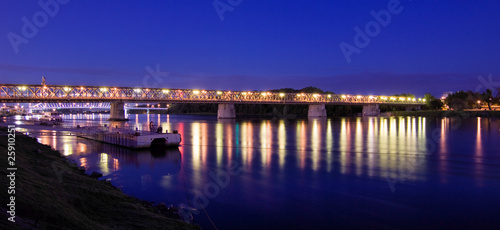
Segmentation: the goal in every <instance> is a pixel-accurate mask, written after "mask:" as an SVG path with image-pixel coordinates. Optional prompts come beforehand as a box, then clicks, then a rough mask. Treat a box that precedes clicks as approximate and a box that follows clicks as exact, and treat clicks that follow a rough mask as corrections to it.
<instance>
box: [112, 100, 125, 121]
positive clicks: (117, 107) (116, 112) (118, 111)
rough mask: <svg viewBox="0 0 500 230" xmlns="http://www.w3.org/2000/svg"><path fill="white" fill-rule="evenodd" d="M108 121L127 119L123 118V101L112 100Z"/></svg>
mask: <svg viewBox="0 0 500 230" xmlns="http://www.w3.org/2000/svg"><path fill="white" fill-rule="evenodd" d="M110 104H111V111H110V113H109V119H108V121H128V119H127V118H125V106H124V103H123V102H112V103H110Z"/></svg>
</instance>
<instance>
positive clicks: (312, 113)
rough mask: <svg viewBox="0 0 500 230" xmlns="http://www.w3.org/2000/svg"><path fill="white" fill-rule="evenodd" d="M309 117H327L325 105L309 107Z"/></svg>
mask: <svg viewBox="0 0 500 230" xmlns="http://www.w3.org/2000/svg"><path fill="white" fill-rule="evenodd" d="M307 117H326V109H325V104H320V105H309V110H308V111H307Z"/></svg>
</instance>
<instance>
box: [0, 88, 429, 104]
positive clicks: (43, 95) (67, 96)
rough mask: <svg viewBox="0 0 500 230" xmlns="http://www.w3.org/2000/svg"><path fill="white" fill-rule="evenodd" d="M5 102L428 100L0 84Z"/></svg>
mask: <svg viewBox="0 0 500 230" xmlns="http://www.w3.org/2000/svg"><path fill="white" fill-rule="evenodd" d="M0 100H1V101H3V102H44V101H52V102H54V101H66V102H68V101H79V102H83V101H119V100H122V101H144V102H148V101H151V102H152V101H162V102H172V103H175V102H180V103H183V102H184V103H186V102H197V103H205V102H206V103H221V102H222V103H224V102H226V103H290V104H310V103H326V104H328V103H332V104H335V103H336V104H344V103H345V104H356V103H359V104H423V103H425V99H423V98H418V99H417V98H413V97H397V96H374V95H369V96H366V95H349V94H318V93H285V92H269V91H222V90H199V89H164V88H133V87H107V86H57V85H19V84H3V85H0Z"/></svg>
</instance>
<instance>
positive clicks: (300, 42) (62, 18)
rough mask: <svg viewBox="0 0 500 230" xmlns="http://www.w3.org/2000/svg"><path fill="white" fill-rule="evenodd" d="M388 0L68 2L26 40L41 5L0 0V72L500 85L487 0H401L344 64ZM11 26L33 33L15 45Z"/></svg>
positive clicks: (421, 89)
mask: <svg viewBox="0 0 500 230" xmlns="http://www.w3.org/2000/svg"><path fill="white" fill-rule="evenodd" d="M42 1H43V2H46V1H47V0H42ZM60 1H61V2H62V0H60ZM65 1H68V0H65ZM391 1H394V0H377V1H371V0H370V1H368V0H366V1H351V0H339V1H319V0H318V1H306V0H302V1H299V0H280V1H269V0H252V1H250V0H242V1H241V3H240V4H235V3H238V2H239V1H238V0H232V1H231V0H230V1H229V2H232V3H233V5H234V6H231V5H230V3H229V2H228V0H220V2H221V3H223V4H226V5H227V6H228V7H231V8H232V9H233V10H232V11H227V12H225V13H223V17H224V20H222V21H221V19H220V17H219V15H218V13H217V11H216V10H215V8H214V5H213V1H212V0H204V1H187V0H164V1H123V0H121V1H118V0H114V1H77V0H71V1H69V2H68V3H67V4H64V5H62V4H58V6H59V9H58V12H57V13H55V14H54V16H53V17H51V16H48V21H46V24H44V22H43V17H42V16H41V17H38V20H39V21H41V23H40V22H38V24H39V25H42V27H40V28H38V27H37V28H38V31H37V33H36V34H34V35H33V33H32V34H28V35H30V36H32V37H31V38H26V37H25V36H24V35H23V31H22V28H23V25H24V22H23V21H22V20H21V18H23V17H26V18H27V19H28V20H29V21H30V23H31V22H33V15H37V12H38V11H42V7H41V6H40V5H39V4H38V3H37V1H26V0H22V1H2V2H1V3H0V4H1V6H2V7H1V8H0V12H1V13H0V16H1V20H0V34H3V36H2V38H1V39H0V54H1V55H0V76H1V77H0V79H1V83H23V84H39V83H40V79H41V76H42V75H43V76H45V77H46V78H47V83H48V84H58V85H110V86H114V85H117V86H133V87H148V86H149V87H152V86H156V87H162V88H198V89H221V90H268V89H275V88H283V87H291V88H302V87H305V86H316V87H319V88H322V89H324V90H330V91H334V92H336V93H352V94H376V95H388V94H394V93H413V94H416V95H417V96H423V94H424V93H426V92H431V93H433V94H435V95H436V96H440V95H441V94H442V92H444V91H455V90H460V89H464V90H469V89H470V90H475V89H476V88H477V87H478V86H480V85H481V81H480V80H479V79H478V78H479V76H480V75H482V76H483V77H484V78H485V79H487V77H488V76H489V75H490V74H491V76H492V77H493V78H492V79H493V81H495V82H500V78H499V77H498V76H499V74H500V65H499V64H498V60H500V52H499V51H500V14H499V13H498V12H499V11H500V1H493V0H492V1H457V0H446V1H430V0H429V1H410V0H400V1H399V2H400V6H399V7H402V8H398V9H400V10H402V11H401V12H400V13H398V14H392V16H391V19H390V21H389V23H388V24H387V26H386V27H381V28H380V31H379V33H375V34H376V36H374V37H372V38H371V41H370V43H369V44H368V45H366V47H364V48H360V49H359V50H360V51H361V52H360V53H359V54H358V53H354V54H352V55H351V56H350V58H351V63H348V62H347V60H346V58H345V57H344V54H343V53H342V51H341V49H340V47H339V45H340V43H341V42H346V43H348V44H350V45H353V46H354V45H355V44H354V37H355V35H356V32H355V31H354V29H353V28H354V27H359V28H362V29H363V30H364V28H365V25H367V23H369V22H370V21H372V20H374V17H373V16H372V15H371V14H370V11H372V10H373V11H375V12H379V11H380V10H387V9H388V3H389V2H391ZM50 9H53V8H50ZM38 15H42V14H38ZM375 32H377V31H375ZM9 33H13V34H16V35H17V36H19V37H24V38H23V39H26V40H27V41H28V42H27V43H20V44H18V45H17V49H18V52H17V53H16V52H15V49H14V47H13V45H12V44H11V41H10V40H9ZM10 36H13V35H12V34H10ZM157 65H159V67H160V70H161V71H162V72H168V73H169V75H168V76H166V77H165V76H163V77H161V78H160V79H161V82H158V81H155V80H154V78H151V77H146V79H145V76H146V75H148V71H147V70H146V67H147V66H150V67H151V68H153V69H155V68H156V66H157ZM145 80H146V81H145ZM499 86H500V85H499ZM483 89H484V88H483Z"/></svg>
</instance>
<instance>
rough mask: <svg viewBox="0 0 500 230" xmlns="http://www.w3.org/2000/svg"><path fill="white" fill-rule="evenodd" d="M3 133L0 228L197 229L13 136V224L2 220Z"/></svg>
mask: <svg viewBox="0 0 500 230" xmlns="http://www.w3.org/2000/svg"><path fill="white" fill-rule="evenodd" d="M6 133H7V129H6V128H4V127H0V152H1V154H0V155H1V157H0V161H1V162H2V163H1V165H2V167H1V168H0V175H1V177H2V178H3V179H2V183H1V184H2V187H3V188H1V189H2V190H4V191H3V192H1V193H0V194H1V195H0V197H1V200H2V206H1V208H0V212H1V213H2V215H0V218H2V219H1V220H0V229H198V227H197V226H194V225H190V224H187V223H184V222H182V221H180V220H179V219H178V216H177V213H176V210H175V209H172V208H171V209H169V208H167V207H166V206H164V205H152V204H151V203H149V202H146V201H141V200H138V199H136V198H133V197H130V196H127V195H126V194H124V193H123V192H121V191H120V190H119V189H117V188H115V187H113V186H112V185H111V183H109V182H106V181H99V180H97V179H94V178H91V177H90V176H88V175H86V174H85V172H84V170H83V169H81V168H79V167H78V166H77V165H76V164H72V163H69V162H68V161H67V159H66V158H64V157H63V156H61V154H60V153H59V152H58V151H55V150H53V149H51V147H50V146H48V145H42V144H40V143H38V142H37V141H36V140H35V139H34V138H31V137H28V136H25V135H22V134H20V133H16V137H15V147H16V149H15V152H16V153H15V156H16V158H15V162H16V167H17V171H16V173H15V174H16V177H15V183H16V185H15V190H16V191H15V214H16V218H15V221H16V223H12V222H10V221H8V220H7V218H8V217H9V216H10V215H9V214H8V213H7V211H8V210H7V209H6V208H7V206H6V205H7V203H8V201H9V199H10V195H8V194H7V189H8V183H9V182H10V181H9V180H8V179H7V177H6V175H8V171H7V167H8V166H7V143H8V140H7V135H6Z"/></svg>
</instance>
